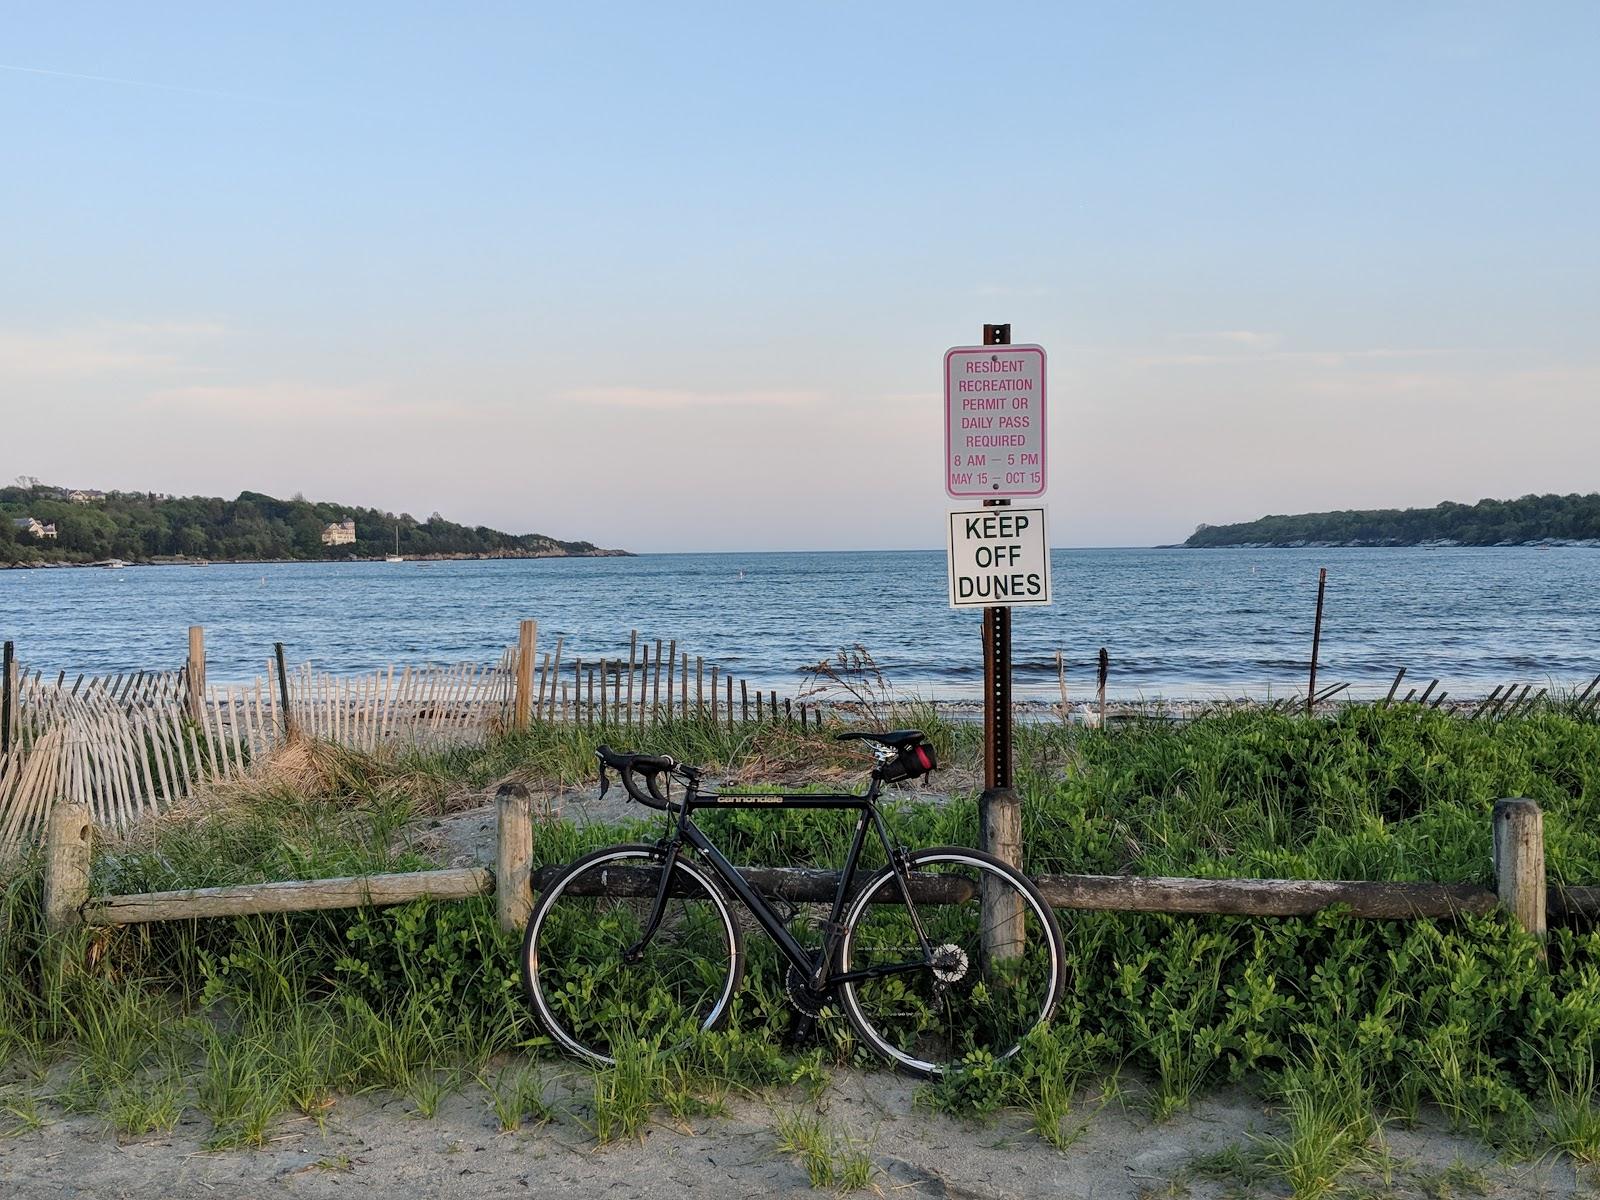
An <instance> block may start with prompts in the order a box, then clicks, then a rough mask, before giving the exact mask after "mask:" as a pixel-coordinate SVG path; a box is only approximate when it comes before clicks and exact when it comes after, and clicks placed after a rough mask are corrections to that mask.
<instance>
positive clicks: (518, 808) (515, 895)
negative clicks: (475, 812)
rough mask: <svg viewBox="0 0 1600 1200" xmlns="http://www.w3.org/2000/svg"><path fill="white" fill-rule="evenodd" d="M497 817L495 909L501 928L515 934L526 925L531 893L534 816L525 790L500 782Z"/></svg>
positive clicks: (521, 787)
mask: <svg viewBox="0 0 1600 1200" xmlns="http://www.w3.org/2000/svg"><path fill="white" fill-rule="evenodd" d="M496 800H497V803H498V807H499V811H500V817H499V824H498V825H497V827H496V830H495V860H494V907H495V915H496V916H497V917H498V918H499V920H500V928H501V929H504V930H505V931H506V932H508V933H514V932H516V931H517V930H519V929H521V928H522V927H523V926H524V925H526V924H527V923H528V915H529V914H530V913H531V912H532V911H533V892H532V891H531V890H530V888H529V886H528V868H529V866H530V865H531V864H532V862H533V814H532V810H531V808H530V806H529V800H528V789H527V788H525V787H524V786H523V785H522V784H520V783H503V784H501V785H500V790H499V792H498V793H496Z"/></svg>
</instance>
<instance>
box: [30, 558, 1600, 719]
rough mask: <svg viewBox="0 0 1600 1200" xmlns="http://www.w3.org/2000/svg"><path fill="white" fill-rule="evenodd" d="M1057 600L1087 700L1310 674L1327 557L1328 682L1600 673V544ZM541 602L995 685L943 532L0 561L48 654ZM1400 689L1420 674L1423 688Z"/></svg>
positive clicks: (1050, 626)
mask: <svg viewBox="0 0 1600 1200" xmlns="http://www.w3.org/2000/svg"><path fill="white" fill-rule="evenodd" d="M1051 563H1052V571H1053V574H1054V591H1055V597H1056V603H1055V604H1054V605H1053V606H1052V607H1050V608H1038V609H1017V610H1016V611H1015V616H1014V620H1013V650H1014V656H1015V681H1016V685H1017V690H1018V693H1019V695H1023V696H1033V697H1039V698H1054V697H1055V696H1056V695H1057V684H1056V665H1055V662H1056V658H1055V656H1056V652H1057V651H1058V650H1059V651H1061V652H1062V653H1063V655H1064V657H1065V663H1066V674H1067V682H1068V687H1069V690H1070V692H1071V693H1072V695H1073V697H1074V698H1075V699H1083V698H1086V697H1087V695H1088V694H1089V692H1090V690H1091V689H1092V687H1093V682H1094V660H1095V655H1096V652H1097V651H1098V649H1099V648H1100V647H1101V646H1104V647H1106V648H1107V649H1108V651H1109V653H1110V657H1111V673H1110V687H1109V690H1110V692H1111V694H1112V695H1113V696H1117V697H1122V698H1136V697H1145V698H1155V697H1169V698H1209V697H1217V696H1224V695H1245V694H1248V695H1254V696H1266V695H1269V694H1271V695H1283V694H1287V693H1289V692H1292V691H1294V690H1296V689H1299V690H1301V691H1303V690H1304V686H1305V677H1306V665H1307V662H1308V659H1309V656H1310V648H1311V630H1312V621H1313V616H1314V612H1315V608H1316V594H1317V570H1318V568H1319V567H1324V566H1325V567H1327V569H1328V591H1327V601H1326V609H1325V613H1324V618H1323V636H1322V651H1321V665H1320V667H1319V671H1318V676H1319V681H1320V682H1326V683H1335V682H1349V683H1350V684H1351V685H1352V693H1353V694H1356V695H1371V694H1374V693H1376V694H1381V693H1382V692H1383V691H1385V690H1386V689H1387V688H1388V685H1389V681H1390V679H1391V678H1392V677H1393V675H1394V672H1395V670H1396V669H1397V668H1398V667H1401V666H1404V667H1406V668H1407V678H1408V682H1407V686H1409V683H1410V681H1412V680H1416V681H1419V682H1423V683H1425V682H1426V681H1427V680H1428V679H1430V678H1435V677H1437V678H1439V679H1440V680H1441V687H1443V688H1446V689H1448V690H1449V691H1450V692H1451V694H1453V695H1456V696H1466V695H1473V694H1482V693H1486V692H1488V691H1489V689H1490V688H1492V687H1493V686H1494V685H1496V684H1501V683H1507V682H1510V681H1512V680H1517V681H1521V682H1530V683H1533V684H1534V685H1535V686H1536V687H1538V686H1543V685H1547V684H1553V685H1556V686H1570V685H1571V684H1573V683H1579V684H1582V683H1587V681H1588V680H1589V679H1591V678H1593V677H1594V675H1595V674H1596V673H1597V672H1600V550H1594V549H1585V548H1552V549H1548V550H1541V549H1537V548H1533V547H1519V548H1493V549H1460V548H1451V549H1420V548H1418V549H1398V548H1397V549H1306V550H1205V551H1196V550H1138V549H1128V550H1057V551H1054V552H1053V554H1052V559H1051ZM524 617H532V618H535V619H537V620H538V621H539V645H540V650H541V651H544V650H549V649H552V648H553V647H554V645H555V640H556V637H557V636H558V635H562V636H564V637H565V639H566V649H565V650H564V652H563V658H564V659H565V660H566V661H569V662H570V661H571V659H572V657H573V656H574V655H581V656H582V657H583V658H584V659H585V660H586V661H597V660H598V659H600V658H601V657H610V658H615V657H617V655H618V654H619V653H620V654H621V656H622V657H623V658H624V659H625V658H626V656H627V646H628V638H629V633H630V631H631V630H635V629H637V630H638V631H639V632H640V634H641V636H643V637H646V638H649V639H652V641H653V639H654V638H657V637H660V638H662V639H669V638H676V639H677V641H678V646H679V649H680V651H681V650H685V649H687V650H688V651H689V652H690V653H691V655H702V656H704V657H705V659H706V661H707V664H708V667H709V664H710V663H712V662H716V663H718V664H719V665H720V666H722V667H723V669H724V670H730V669H731V670H733V671H735V672H736V673H738V674H739V675H740V676H744V677H747V678H748V679H749V680H750V682H751V684H752V685H759V686H761V687H763V688H777V689H779V690H780V691H782V692H786V693H792V692H793V691H794V689H795V688H796V686H797V684H798V683H799V681H800V680H801V677H802V674H803V671H804V668H805V667H806V666H807V665H809V664H812V663H815V662H816V661H818V660H819V659H822V658H824V657H826V656H828V655H830V654H833V653H834V652H836V651H837V650H838V649H839V648H840V647H843V646H850V645H856V644H860V645H864V646H865V647H867V649H868V650H870V651H871V652H872V654H873V655H874V656H875V658H876V659H877V661H878V663H879V664H880V665H881V666H882V668H883V670H884V672H885V673H886V675H887V676H888V678H889V680H890V681H891V683H892V684H893V685H894V686H895V687H896V688H897V689H899V690H902V691H905V692H914V693H918V694H921V695H925V696H931V697H936V698H941V699H944V698H950V699H957V698H965V697H975V696H977V695H979V694H980V691H981V684H982V650H981V643H980V636H979V614H978V612H977V611H975V610H974V611H962V612H956V611H953V610H951V609H950V608H949V607H947V605H946V601H945V579H944V556H943V554H942V553H940V552H924V551H903V552H883V553H868V552H841V553H770V554H758V553H749V554H663V555H643V556H640V557H637V558H595V559H522V560H505V561H495V562H430V563H417V562H406V563H283V564H254V565H251V564H240V565H216V566H210V567H175V566H172V567H169V566H162V567H129V568H126V569H124V570H120V571H111V570H97V569H73V570H31V571H0V638H10V639H14V640H15V641H16V643H17V653H18V657H19V659H20V660H21V661H23V662H24V663H26V664H27V665H28V666H29V667H31V668H39V669H42V670H44V671H46V672H47V673H50V674H54V673H56V672H58V671H66V672H68V677H69V678H71V676H72V675H73V674H75V673H77V672H80V671H83V672H106V671H126V670H138V669H159V668H170V667H174V666H176V665H178V664H179V663H181V661H182V659H183V656H184V650H185V645H186V636H187V635H186V629H187V627H188V626H189V625H190V624H191V623H197V624H202V625H204V626H205V627H206V638H207V650H208V658H209V664H210V666H209V670H210V677H211V678H212V679H213V680H215V681H229V680H243V679H248V678H252V677H254V676H255V675H256V674H259V673H261V672H262V671H263V670H264V669H265V664H266V661H267V659H268V657H269V656H270V654H271V653H272V644H273V643H274V642H276V641H282V642H284V643H285V646H286V651H287V653H288V655H289V657H290V660H291V661H292V662H297V663H298V662H304V661H311V662H313V663H315V664H316V665H317V666H318V667H319V668H322V669H328V670H334V671H339V672H350V673H354V672H359V671H364V670H370V669H373V668H376V667H379V666H382V665H386V664H389V663H400V664H421V663H447V662H460V661H467V660H473V661H485V660H488V659H491V658H493V657H495V656H497V655H498V654H499V652H500V650H501V649H502V648H503V647H504V646H506V645H507V644H509V643H510V642H512V641H514V640H515V638H516V632H517V622H518V620H519V619H521V618H524ZM1402 690H1403V689H1402Z"/></svg>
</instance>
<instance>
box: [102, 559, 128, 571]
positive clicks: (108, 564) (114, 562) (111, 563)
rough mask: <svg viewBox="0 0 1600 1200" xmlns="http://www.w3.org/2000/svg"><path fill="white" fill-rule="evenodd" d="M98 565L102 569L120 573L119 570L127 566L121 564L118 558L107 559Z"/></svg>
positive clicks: (123, 563)
mask: <svg viewBox="0 0 1600 1200" xmlns="http://www.w3.org/2000/svg"><path fill="white" fill-rule="evenodd" d="M100 565H101V566H102V567H104V568H105V569H106V570H108V571H120V570H122V568H123V567H125V566H127V565H128V564H127V563H125V562H123V561H122V560H121V559H120V558H108V559H106V561H105V562H103V563H101V564H100Z"/></svg>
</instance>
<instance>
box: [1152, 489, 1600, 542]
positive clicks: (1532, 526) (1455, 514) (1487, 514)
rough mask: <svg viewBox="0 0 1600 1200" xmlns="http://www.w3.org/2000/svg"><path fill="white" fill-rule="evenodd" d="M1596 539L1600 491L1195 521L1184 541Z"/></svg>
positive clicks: (1599, 536)
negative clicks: (1220, 521) (1234, 521)
mask: <svg viewBox="0 0 1600 1200" xmlns="http://www.w3.org/2000/svg"><path fill="white" fill-rule="evenodd" d="M1547 540H1548V541H1563V542H1566V541H1574V542H1582V541H1600V492H1591V493H1589V494H1588V495H1586V496H1581V495H1578V494H1577V493H1575V492H1574V493H1572V494H1570V495H1566V496H1558V495H1554V494H1550V495H1545V496H1532V495H1530V496H1523V497H1522V498H1521V499H1518V500H1480V501H1478V502H1477V503H1476V504H1456V503H1453V502H1451V501H1445V502H1444V503H1443V504H1436V505H1434V507H1432V508H1406V509H1399V508H1376V509H1345V510H1341V511H1339V512H1323V513H1299V514H1297V515H1294V516H1270V517H1262V518H1261V519H1260V520H1258V521H1245V522H1241V523H1239V524H1236V525H1201V526H1200V527H1199V528H1198V529H1196V530H1195V531H1194V532H1193V533H1192V534H1190V535H1189V538H1188V540H1187V541H1185V542H1184V543H1183V544H1184V545H1185V546H1190V547H1207V546H1301V545H1320V546H1415V545H1418V544H1419V543H1422V542H1444V543H1455V544H1458V545H1462V546H1515V545H1521V544H1523V543H1526V542H1542V541H1547Z"/></svg>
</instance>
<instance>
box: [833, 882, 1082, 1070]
mask: <svg viewBox="0 0 1600 1200" xmlns="http://www.w3.org/2000/svg"><path fill="white" fill-rule="evenodd" d="M924 863H960V864H963V865H965V866H969V867H973V868H975V869H976V870H979V871H988V872H991V873H993V874H995V875H998V876H1000V877H1001V878H1002V879H1005V880H1006V881H1007V882H1009V883H1012V884H1014V885H1015V884H1017V880H1016V878H1015V877H1014V876H1012V874H1011V873H1010V872H1009V871H1005V870H1002V869H1001V868H999V867H997V866H995V864H994V863H991V862H985V861H984V860H983V859H981V858H973V857H971V856H969V855H965V854H955V853H949V854H928V855H921V854H913V855H912V856H911V869H912V870H915V869H916V868H917V867H919V866H921V865H922V864H924ZM889 878H890V876H889V873H888V872H883V873H881V874H879V875H877V876H876V877H874V878H873V879H872V880H871V881H869V882H868V884H867V886H866V887H864V888H862V889H861V894H860V895H859V896H857V897H856V899H855V902H854V903H853V904H851V906H850V910H849V912H847V913H846V914H845V918H844V920H845V926H846V933H845V938H844V945H843V947H842V948H841V949H840V952H839V962H840V967H841V969H843V970H846V971H848V970H849V969H850V954H851V951H852V950H853V949H854V945H855V936H856V920H857V919H858V918H859V917H860V916H861V910H862V909H863V908H865V907H866V905H867V901H868V900H869V899H870V898H871V897H872V896H873V894H874V893H876V892H877V890H878V888H879V887H880V886H881V885H882V884H883V883H884V881H886V880H887V879H889ZM1016 891H1017V893H1018V894H1019V895H1021V897H1022V898H1023V899H1024V900H1026V901H1027V903H1028V907H1029V908H1031V909H1033V912H1034V915H1035V916H1036V917H1037V918H1038V920H1039V924H1040V927H1041V928H1042V929H1043V930H1044V932H1045V938H1046V939H1047V941H1048V943H1049V946H1050V977H1049V979H1048V980H1047V982H1046V985H1045V1005H1044V1009H1043V1011H1042V1012H1041V1013H1040V1014H1039V1019H1038V1020H1037V1021H1035V1022H1034V1023H1033V1025H1032V1026H1031V1027H1030V1028H1029V1029H1028V1030H1027V1032H1026V1033H1024V1035H1023V1036H1024V1037H1025V1036H1027V1033H1031V1032H1033V1030H1035V1029H1037V1028H1039V1026H1040V1025H1043V1024H1044V1023H1045V1022H1046V1021H1048V1020H1049V1019H1050V1014H1051V1013H1052V1012H1053V1011H1054V1010H1055V1006H1056V989H1057V987H1058V986H1059V980H1060V975H1061V955H1060V953H1059V951H1060V947H1059V946H1058V945H1057V944H1056V939H1055V938H1054V937H1053V936H1052V935H1051V927H1050V918H1049V915H1048V913H1047V910H1046V909H1044V908H1043V907H1041V906H1040V904H1039V901H1038V900H1037V899H1036V898H1035V897H1034V895H1033V891H1032V889H1030V888H1026V887H1022V886H1020V885H1019V886H1017V887H1016ZM839 993H840V995H841V996H842V997H843V999H844V1003H845V1006H846V1007H847V1008H848V1009H849V1011H850V1015H851V1016H852V1017H853V1018H854V1021H855V1026H856V1028H857V1029H858V1030H860V1031H862V1032H864V1033H865V1034H866V1037H867V1040H868V1041H869V1042H871V1043H872V1046H873V1049H875V1050H877V1052H878V1053H879V1054H881V1055H882V1056H883V1057H885V1058H887V1059H889V1060H891V1061H892V1062H897V1063H901V1064H903V1065H904V1066H906V1067H909V1068H910V1069H911V1070H913V1071H920V1072H922V1073H923V1074H926V1075H943V1074H944V1072H945V1068H944V1067H943V1066H941V1065H939V1064H938V1063H931V1062H926V1061H924V1060H923V1059H920V1058H913V1057H912V1056H911V1055H909V1054H906V1053H905V1052H904V1051H902V1050H899V1049H896V1048H895V1047H894V1046H891V1045H890V1044H889V1043H888V1042H886V1041H884V1040H883V1039H882V1038H881V1037H879V1036H878V1033H877V1029H876V1028H875V1027H874V1026H873V1024H872V1022H871V1021H869V1020H867V1016H866V1014H865V1013H864V1012H862V1010H861V1004H860V1002H859V1001H858V1000H857V999H856V986H855V984H853V983H846V984H842V985H841V986H840V988H839ZM1021 1048H1022V1042H1021V1040H1020V1039H1018V1041H1017V1044H1016V1045H1014V1046H1011V1047H1010V1048H1009V1049H1007V1050H1006V1052H1005V1053H1004V1054H996V1055H995V1059H996V1060H997V1061H1001V1062H1003V1061H1005V1060H1006V1059H1008V1058H1010V1057H1011V1056H1012V1055H1013V1054H1015V1053H1016V1052H1017V1051H1018V1050H1019V1049H1021Z"/></svg>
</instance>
